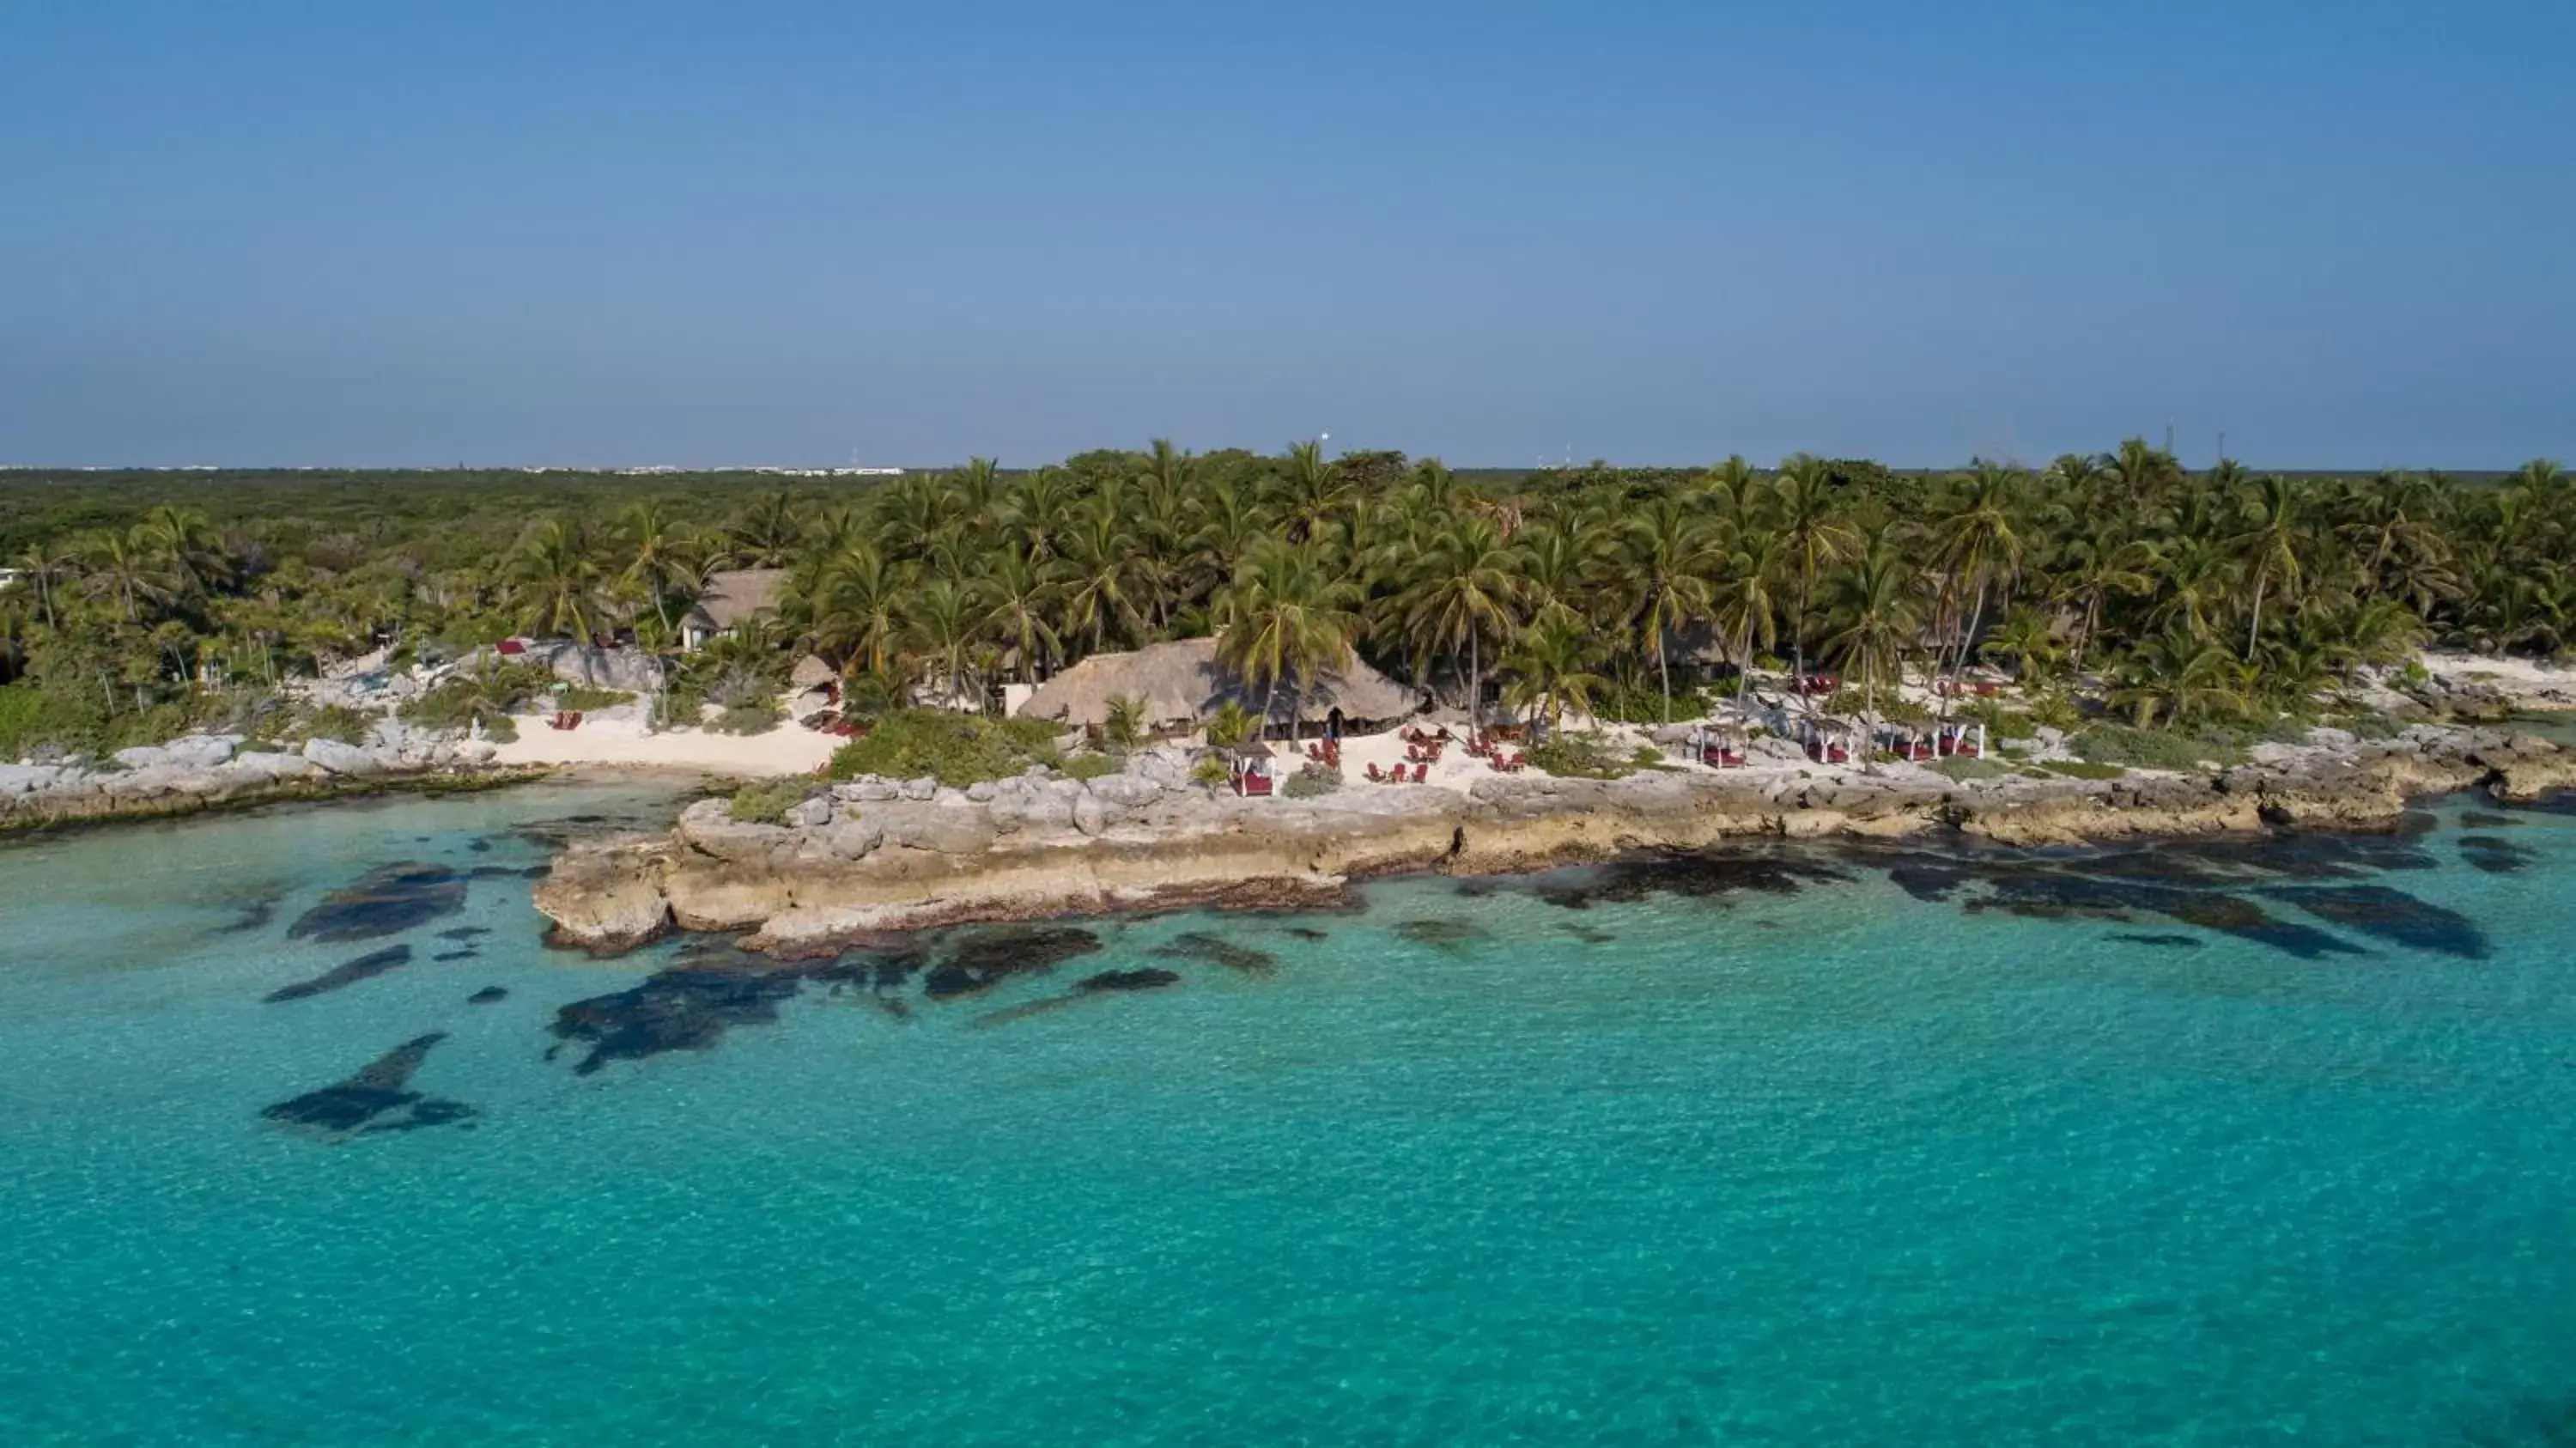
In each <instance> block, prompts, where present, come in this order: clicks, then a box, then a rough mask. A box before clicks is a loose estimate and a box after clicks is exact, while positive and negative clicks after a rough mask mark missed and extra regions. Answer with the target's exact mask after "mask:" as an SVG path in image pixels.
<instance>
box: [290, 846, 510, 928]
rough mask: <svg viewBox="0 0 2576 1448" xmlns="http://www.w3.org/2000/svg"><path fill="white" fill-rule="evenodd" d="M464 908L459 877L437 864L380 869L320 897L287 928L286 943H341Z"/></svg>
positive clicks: (450, 913) (425, 922) (417, 924)
mask: <svg viewBox="0 0 2576 1448" xmlns="http://www.w3.org/2000/svg"><path fill="white" fill-rule="evenodd" d="M464 908H465V879H464V877H463V876H461V875H458V874H457V873H456V872H455V871H453V870H450V869H447V868H445V867H444V866H440V865H422V864H408V863H407V864H398V865H385V866H382V867H380V868H378V869H374V870H370V871H368V872H367V873H366V874H365V875H364V876H361V877H360V878H359V880H358V882H357V883H356V884H354V885H351V886H348V887H347V888H345V889H340V890H334V891H332V892H331V893H330V894H328V895H325V896H323V897H322V903H321V904H319V905H316V906H314V907H313V908H312V909H310V910H307V911H305V912H304V913H303V914H302V915H301V916H299V917H297V918H296V921H295V923H294V924H293V925H291V926H289V927H287V931H286V934H287V937H288V938H289V939H292V940H320V941H324V942H328V943H332V944H343V943H346V942H349V941H353V940H375V939H379V938H381V937H383V936H387V935H399V934H401V933H402V932H403V931H406V930H411V929H414V928H416V927H419V926H422V925H426V924H428V923H429V922H430V921H432V920H435V919H437V918H439V917H440V916H442V915H453V914H455V913H456V912H457V911H459V910H462V909H464Z"/></svg>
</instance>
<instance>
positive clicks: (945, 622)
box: [0, 439, 2576, 757]
mask: <svg viewBox="0 0 2576 1448" xmlns="http://www.w3.org/2000/svg"><path fill="white" fill-rule="evenodd" d="M2571 535H2576V484H2571V481H2570V478H2569V475H2568V474H2567V473H2566V472H2565V471H2563V470H2562V469H2561V468H2560V467H2558V466H2557V465H2556V464H2554V463H2549V462H2534V463H2531V464H2529V465H2528V466H2526V467H2524V468H2522V469H2520V470H2519V471H2517V472H2514V473H2512V474H2510V475H2503V476H2496V477H2486V478H2478V479H2473V480H2459V479H2450V478H2445V477H2443V476H2441V475H2438V474H2417V473H2385V474H2380V475H2377V476H2368V477H2359V476H2352V477H2346V476H2335V477H2325V476H2283V475H2268V474H2267V475H2254V474H2251V473H2248V472H2247V471H2246V470H2244V469H2243V468H2241V467H2239V466H2238V465H2236V464H2234V463H2232V462H2222V463H2220V464H2218V465H2217V466H2215V467H2213V468H2209V469H2206V470H2192V469H2187V468H2185V467H2183V466H2182V465H2181V464H2180V463H2179V462H2178V461H2177V460H2176V459H2175V458H2173V457H2172V456H2171V455H2169V454H2167V453H2165V452H2163V451H2160V450H2158V449H2155V448H2152V447H2150V446H2148V445H2147V444H2145V443H2144V442H2142V441H2138V440H2134V439H2133V440H2131V441H2129V442H2126V443H2123V444H2121V445H2120V446H2119V447H2117V448H2115V449H2113V450H2111V451H2109V452H2106V453H2102V454H2099V455H2070V456H2066V457H2061V458H2059V459H2057V460H2055V461H2054V462H2051V463H2049V464H2047V465H2046V466H2042V467H2036V468H2031V467H2017V466H2010V465H2005V464H2000V463H1989V462H1980V463H1977V464H1975V465H1973V466H1971V467H1968V468H1966V469H1962V470H1958V471H1952V472H1896V471H1891V470H1889V469H1886V468H1883V467H1879V466H1877V465H1875V464H1870V463H1866V462H1849V461H1834V460H1828V459H1821V458H1815V457H1808V456H1798V457H1793V458H1789V459H1786V460H1784V461H1782V462H1781V463H1780V464H1779V465H1777V466H1776V467H1772V468H1767V469H1765V468H1757V467H1755V466H1753V465H1751V464H1748V463H1747V462H1745V461H1744V460H1742V459H1740V458H1729V459H1726V460H1724V461H1722V462H1720V463H1718V464H1716V465H1714V466H1712V467H1708V468H1704V469H1631V468H1614V467H1610V466H1607V465H1605V464H1599V463H1596V464H1593V465H1590V466H1587V467H1579V468H1566V469H1555V470H1547V471H1542V472H1535V473H1516V474H1463V473H1459V472H1456V471H1453V470H1451V469H1449V468H1447V467H1444V466H1443V465H1442V464H1440V463H1439V462H1438V461H1436V460H1428V459H1426V460H1421V461H1414V460H1410V459H1407V458H1405V457H1403V456H1402V455H1400V454H1394V453H1383V452H1359V453H1346V454H1344V455H1342V456H1340V457H1337V458H1327V457H1325V456H1324V455H1323V454H1322V453H1321V451H1320V450H1319V449H1318V448H1317V447H1316V446H1315V445H1313V444H1304V443H1301V444H1298V445H1295V446H1293V447H1291V448H1289V449H1287V450H1286V451H1285V452H1283V453H1281V454H1278V455H1274V456H1264V455H1259V454H1254V453H1250V452H1244V451H1234V450H1229V451H1221V452H1214V453H1206V454H1194V453H1190V452H1187V451H1183V450H1181V449H1178V448H1176V447H1174V446H1173V445H1171V444H1170V443H1167V442H1157V443H1155V444H1153V445H1152V446H1151V447H1149V448H1147V449H1145V450H1143V451H1137V452H1124V451H1102V452H1094V453H1085V454H1082V455H1079V456H1076V457H1073V458H1070V459H1067V460H1066V461H1064V462H1062V463H1059V464H1052V465H1048V466H1044V467H1039V468H1035V469H1030V470H1026V471H1016V472H1014V471H1006V470H1004V469H1002V468H1000V467H999V466H997V465H995V464H994V463H993V462H991V461H990V460H981V459H979V460H976V461H975V462H972V463H970V464H969V465H967V466H965V467H963V468H958V469H952V470H944V471H931V472H916V473H911V474H907V475H905V476H902V477H899V478H894V479H885V480H880V479H866V480H860V479H823V480H812V481H800V482H797V483H795V484H792V485H789V486H783V487H782V486H777V485H775V483H774V482H772V481H766V480H764V481H746V480H745V479H744V478H743V477H741V476H738V475H736V476H724V475H705V476H697V477H690V476H669V475H648V476H613V475H595V476H593V475H580V476H576V475H555V474H542V473H519V474H455V475H446V474H419V473H413V474H326V475H307V474H294V475H280V476H261V475H253V474H239V475H236V474H212V475H199V474H185V473H181V474H170V473H149V474H81V473H73V474H46V473H41V472H26V473H17V474H10V475H7V476H5V477H0V566H5V567H7V568H8V569H10V570H11V574H10V575H9V579H10V581H9V583H8V584H7V586H6V587H5V588H0V756H7V757H16V756H17V755H19V754H21V753H24V752H27V751H30V750H39V749H48V748H50V749H61V750H83V749H89V750H95V749H99V748H105V747H113V746H115V745H118V744H122V743H129V742H139V741H144V740H149V739H154V738H159V737H165V736H167V735H169V734H173V733H176V732H179V731H181V730H184V729H187V728H195V727H208V726H234V727H245V728H266V729H270V730H278V729H291V728H295V727H311V724H312V722H313V721H311V720H299V718H298V717H297V716H296V715H295V713H294V711H293V710H292V709H291V708H289V707H288V706H287V705H286V704H285V703H283V702H282V700H281V697H280V691H281V685H282V684H284V683H285V682H286V681H288V680H290V679H292V678H294V677H296V676H299V675H307V674H311V673H312V672H314V671H316V670H317V669H320V668H322V667H324V666H327V665H329V664H332V663H334V662H337V661H341V660H345V659H349V658H352V657H355V656H357V655H360V654H365V653H368V652H370V651H371V650H376V649H383V650H385V651H386V653H387V657H388V660H389V662H391V663H394V664H397V665H399V664H406V663H410V662H413V661H435V660H439V659H447V658H455V657H459V656H462V655H464V654H466V653H467V652H469V651H471V650H473V649H475V648H476V647H478V646H480V645H484V644H488V643H491V642H493V641H495V640H498V639H500V638H503V637H505V636H508V635H512V634H529V635H543V636H574V637H579V636H585V635H599V634H607V633H615V634H617V635H618V636H619V637H620V638H621V639H625V638H631V639H632V640H633V641H634V643H635V646H637V647H640V648H643V649H647V650H651V651H654V652H656V653H659V654H662V655H664V656H665V657H666V658H668V659H669V660H670V661H671V662H672V663H673V664H674V666H675V671H676V678H677V685H676V687H675V690H674V693H675V694H677V695H678V696H679V699H680V702H681V704H682V705H683V706H685V707H679V708H671V706H669V705H668V704H666V705H665V706H664V707H665V708H666V709H671V712H669V713H668V714H667V717H668V718H670V719H671V720H672V721H673V722H679V723H695V722H696V719H697V710H696V706H697V705H698V704H699V703H701V702H713V703H715V704H716V705H717V707H718V708H719V709H720V710H722V711H724V718H725V719H727V720H730V721H732V722H731V724H730V725H729V726H728V727H742V728H755V727H767V725H768V724H769V723H770V722H772V721H773V720H774V718H775V712H774V706H773V705H771V704H770V703H769V702H768V701H769V700H771V699H772V698H774V695H775V692H776V690H777V688H778V687H779V686H780V685H781V684H782V683H783V682H784V675H785V662H784V661H785V660H786V659H788V658H790V657H793V656H794V655H796V654H797V653H800V652H805V651H810V652H813V653H816V654H818V655H820V656H821V657H822V658H823V659H824V660H825V661H826V662H827V663H828V664H829V665H830V666H831V667H832V668H833V669H835V670H836V671H838V672H839V674H840V675H841V677H842V679H843V680H844V685H845V688H846V689H847V690H848V691H849V695H850V697H851V698H852V699H853V700H860V699H873V700H878V701H881V702H883V703H884V704H886V705H889V706H899V705H901V704H903V703H904V702H906V700H907V699H910V698H928V697H933V696H937V697H941V698H949V699H962V700H969V701H971V700H977V699H988V698H992V697H994V696H995V694H996V693H997V691H998V689H999V687H1000V686H1002V685H1004V684H1012V683H1027V682H1032V681H1035V680H1039V679H1042V678H1044V677H1046V676H1048V675H1049V674H1052V673H1053V672H1055V671H1057V670H1059V669H1061V668H1063V667H1065V666H1066V665H1068V664H1070V663H1072V662H1074V661H1076V660H1077V659H1079V658H1081V657H1082V656H1084V655H1086V654H1090V653H1095V652H1100V651H1104V650H1114V649H1123V648H1129V647H1134V646H1136V645H1140V644H1143V643H1147V642H1151V641H1155V640H1159V639H1168V638H1177V637H1189V636H1201V635H1211V634H1212V635H1214V636H1215V638H1216V639H1217V640H1218V643H1219V648H1220V653H1221V656H1222V657H1223V658H1224V659H1225V660H1226V661H1227V663H1229V664H1230V665H1231V666H1232V667H1234V668H1235V669H1237V670H1238V671H1240V673H1241V674H1242V675H1243V676H1244V678H1245V679H1246V680H1247V681H1248V683H1249V684H1250V685H1251V688H1252V691H1253V694H1254V697H1255V698H1256V699H1259V700H1268V701H1271V702H1272V703H1273V704H1277V703H1282V702H1287V703H1293V702H1294V701H1295V700H1296V699H1297V697H1298V696H1299V695H1300V694H1301V693H1303V692H1305V691H1307V690H1309V689H1311V688H1313V687H1314V686H1315V685H1316V683H1317V681H1318V680H1319V679H1320V678H1322V677H1323V676H1325V675H1326V674H1328V673H1330V672H1331V671H1333V670H1335V669H1336V668H1339V667H1341V666H1342V665H1343V664H1345V663H1346V662H1347V661H1348V660H1349V659H1350V658H1351V657H1352V656H1354V655H1357V656H1360V657H1364V658H1366V659H1367V660H1368V661H1370V662H1371V663H1373V664H1374V665H1376V666H1377V667H1379V668H1381V669H1383V670H1385V671H1387V672H1388V673H1390V674H1392V675H1394V676H1396V677H1397V678H1399V679H1402V680H1405V681H1407V682H1409V683H1412V684H1415V685H1417V686H1419V687H1421V688H1423V689H1425V690H1427V691H1430V692H1432V693H1434V694H1435V695H1437V696H1438V697H1440V698H1442V699H1445V700H1447V701H1448V702H1450V703H1451V704H1452V705H1454V706H1459V707H1477V708H1479V709H1501V710H1508V711H1510V712H1513V713H1514V714H1516V715H1519V716H1521V717H1535V718H1539V719H1544V720H1550V721H1556V720H1561V719H1563V718H1565V717H1567V716H1569V715H1588V716H1591V717H1599V718H1626V719H1640V720H1657V719H1672V718H1688V717H1693V716H1695V715H1697V714H1699V713H1701V712H1702V711H1704V710H1705V709H1706V708H1708V707H1709V706H1710V703H1711V701H1712V700H1713V699H1714V698H1716V697H1718V696H1719V695H1722V694H1724V693H1726V692H1731V691H1739V690H1741V689H1743V688H1744V687H1746V686H1747V684H1748V683H1749V675H1748V674H1747V673H1746V672H1745V671H1744V670H1742V669H1740V668H1738V667H1736V666H1737V665H1741V664H1745V663H1749V662H1753V661H1756V660H1761V661H1766V662H1769V663H1771V664H1773V665H1774V666H1781V667H1786V668H1788V669H1791V670H1804V669H1832V670H1835V671H1838V672H1839V673H1840V674H1841V676H1842V685H1843V687H1844V688H1845V690H1846V691H1849V693H1850V694H1851V695H1852V697H1851V698H1850V699H1849V700H1848V702H1849V703H1850V704H1852V705H1854V706H1856V707H1858V708H1861V709H1880V710H1884V709H1888V708H1892V707H1894V706H1893V697H1894V694H1895V686H1896V685H1897V684H1898V683H1899V682H1900V681H1903V680H1907V679H1913V680H1916V681H1920V680H1922V679H1923V678H1924V677H1925V676H1926V675H1951V676H1956V675H1959V674H1962V673H1963V672H1965V671H1966V670H1968V669H1970V668H1972V667H1978V666H1983V667H1989V668H1994V669H2000V670H2002V671H2004V672H2006V673H2008V674H2010V675H2012V676H2014V677H2016V678H2018V679H2020V680H2022V681H2024V682H2025V683H2026V684H2028V685H2029V686H2030V689H2031V690H2032V691H2033V692H2034V693H2035V694H2037V695H2038V696H2040V697H2042V698H2044V699H2047V700H2049V701H2051V702H2050V707H2052V708H2054V709H2056V710H2058V711H2059V712H2061V713H2062V714H2064V715H2065V716H2066V718H2067V720H2068V721H2069V722H2073V721H2074V720H2075V719H2077V718H2080V717H2087V716H2090V717H2097V718H2099V717H2107V718H2112V719H2116V720H2118V721H2120V722H2122V723H2125V724H2127V725H2130V726H2153V727H2155V728H2158V729H2163V730H2176V729H2180V730H2191V729H2197V728H2201V727H2203V726H2230V727H2253V728H2259V727H2261V726H2262V725H2263V724H2264V723H2266V722H2267V721H2270V720H2273V719H2276V718H2278V717H2280V716H2282V715H2285V714H2287V715H2301V714H2305V713H2308V712H2311V711H2313V710H2315V709H2316V708H2318V707H2320V705H2321V704H2323V703H2324V702H2326V701H2330V700H2331V699H2333V698H2334V697H2335V695H2336V694H2337V692H2338V691H2339V689H2340V688H2341V687H2342V686H2343V685H2344V684H2345V683H2346V682H2347V681H2348V680H2349V679H2350V678H2351V677H2352V676H2353V675H2354V673H2355V672H2356V671H2357V670H2358V669H2360V668H2362V667H2364V666H2367V665H2394V664H2399V663H2402V662H2403V661H2405V660H2408V659H2410V658H2411V657H2412V654H2413V651H2414V650H2415V649H2416V648H2417V647H2419V646H2420V645H2422V644H2425V643H2428V642H2439V643H2444V644H2449V645H2454V646H2458V647H2463V648H2469V649H2476V650H2486V651H2497V652H2503V651H2514V652H2522V653H2529V654H2537V655H2551V654H2556V653H2558V652H2560V651H2561V650H2562V649H2564V648H2565V647H2566V646H2567V644H2568V640H2569V632H2568V630H2569V627H2570V616H2571V613H2576V536H2571ZM742 567H777V568H782V569H785V570H786V571H787V583H786V586H785V588H784V589H783V591H782V598H781V603H780V607H779V610H778V614H777V616H776V618H775V619H772V620H767V621H764V622H762V623H760V624H759V625H757V626H754V627H751V628H747V629H745V630H742V631H739V632H738V633H737V635H736V636H734V637H731V638H728V639H725V640H721V641H719V643H718V644H717V645H716V646H715V647H712V648H709V649H704V650H700V651H698V652H697V653H694V654H690V655H688V656H686V657H685V658H683V657H682V655H681V654H680V653H679V650H678V648H677V638H676V630H677V625H678V622H679V620H680V618H681V617H682V615H683V614H685V612H686V611H687V609H688V607H689V606H690V604H691V603H692V601H693V600H694V598H695V596H696V594H697V592H698V591H699V589H700V588H701V587H702V586H703V585H704V581H705V579H706V578H707V576H708V575H709V574H711V573H713V572H715V571H718V570H721V569H725V568H742ZM508 683H509V681H491V680H486V681H485V682H483V683H465V684H451V685H450V686H449V689H448V693H447V694H446V695H444V696H442V697H441V698H440V700H439V702H438V703H437V704H436V705H435V706H433V707H432V708H431V709H430V710H429V711H427V712H428V713H429V714H431V715H436V716H439V717H456V718H486V717H498V716H499V715H500V714H502V713H505V712H506V711H507V709H508V708H510V707H512V706H514V705H518V704H521V703H524V702H525V699H524V694H523V693H521V694H518V695H515V696H514V695H513V693H512V690H511V688H509V687H496V684H497V685H506V684H508ZM1703 688H1708V689H1710V690H1712V692H1710V693H1705V694H1704V693H1702V692H1700V691H1701V690H1702V689H1703ZM1250 722H1252V721H1247V720H1242V719H1237V720H1233V721H1229V724H1228V728H1229V730H1230V731H1236V732H1240V731H1243V730H1245V729H1246V728H1247V726H1248V724H1249V723H1250Z"/></svg>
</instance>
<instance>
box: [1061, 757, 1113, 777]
mask: <svg viewBox="0 0 2576 1448" xmlns="http://www.w3.org/2000/svg"><path fill="white" fill-rule="evenodd" d="M1118 768H1119V763H1118V761H1117V760H1115V759H1112V758H1110V757H1109V756H1108V755H1106V754H1090V753H1084V754H1076V755H1073V756H1071V757H1069V758H1067V759H1066V760H1065V762H1064V772H1065V775H1066V776H1067V777H1068V778H1072V779H1099V778H1102V777H1104V776H1106V775H1112V774H1116V773H1117V772H1118Z"/></svg>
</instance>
